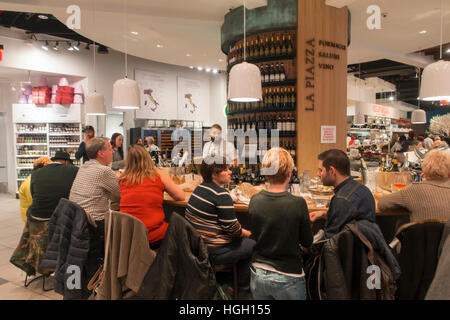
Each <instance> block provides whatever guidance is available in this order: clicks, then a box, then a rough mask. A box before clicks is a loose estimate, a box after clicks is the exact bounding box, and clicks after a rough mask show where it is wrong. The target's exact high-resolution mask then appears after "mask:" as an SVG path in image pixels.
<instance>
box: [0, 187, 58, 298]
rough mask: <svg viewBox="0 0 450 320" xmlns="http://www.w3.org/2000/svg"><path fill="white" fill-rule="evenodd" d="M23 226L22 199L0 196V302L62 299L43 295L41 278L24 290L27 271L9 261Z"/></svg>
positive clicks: (54, 295)
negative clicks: (20, 203)
mask: <svg viewBox="0 0 450 320" xmlns="http://www.w3.org/2000/svg"><path fill="white" fill-rule="evenodd" d="M23 227H24V223H23V221H22V219H21V217H20V210H19V200H17V199H16V198H15V196H12V195H9V194H5V193H0V300H61V299H62V296H61V295H60V294H58V293H56V292H54V291H53V290H51V291H47V292H44V291H43V290H42V280H40V279H39V280H36V281H35V282H33V283H32V284H31V285H30V286H29V287H28V288H25V287H24V285H23V284H24V280H25V272H23V271H22V270H20V269H19V268H17V267H16V266H14V265H13V264H11V263H10V262H9V259H10V258H11V255H12V253H13V251H14V249H15V248H16V246H17V244H18V243H19V240H20V237H21V235H22V230H23ZM52 282H53V281H51V280H46V282H45V286H46V288H51V286H52V285H53V284H52Z"/></svg>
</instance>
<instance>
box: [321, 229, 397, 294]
mask: <svg viewBox="0 0 450 320" xmlns="http://www.w3.org/2000/svg"><path fill="white" fill-rule="evenodd" d="M319 260H320V262H319V275H318V277H319V279H320V281H321V282H323V286H320V294H321V298H322V299H327V300H394V298H395V291H396V283H395V279H394V276H393V273H392V271H391V269H390V268H389V266H388V265H387V264H386V262H385V260H384V259H383V258H382V257H381V256H380V255H379V254H378V253H377V252H376V251H375V250H374V248H373V246H372V244H371V243H370V241H369V240H368V239H367V238H366V237H365V236H364V235H363V234H362V233H361V232H360V231H359V230H358V227H357V225H356V223H355V222H354V221H353V222H351V223H348V224H346V225H345V227H344V228H343V230H342V231H341V232H339V233H338V234H336V235H335V236H333V237H332V238H330V239H329V240H328V241H326V242H325V243H324V245H323V248H322V254H321V256H320V258H319ZM371 266H377V267H378V268H379V269H378V270H379V271H380V272H379V275H380V277H379V281H376V280H375V279H376V277H375V276H374V275H376V273H375V274H374V273H373V270H374V269H372V268H369V267H371ZM373 281H375V282H373ZM377 283H378V284H379V286H378V285H377ZM378 288H379V289H378Z"/></svg>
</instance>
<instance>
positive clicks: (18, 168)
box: [16, 166, 34, 170]
mask: <svg viewBox="0 0 450 320" xmlns="http://www.w3.org/2000/svg"><path fill="white" fill-rule="evenodd" d="M33 168H34V167H33V166H31V167H30V166H28V167H21V166H18V167H17V168H16V169H17V170H22V169H33Z"/></svg>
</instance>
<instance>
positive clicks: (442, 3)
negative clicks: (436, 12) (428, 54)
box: [439, 0, 444, 60]
mask: <svg viewBox="0 0 450 320" xmlns="http://www.w3.org/2000/svg"><path fill="white" fill-rule="evenodd" d="M443 21H444V0H441V44H440V58H439V60H442V32H443V31H442V30H443Z"/></svg>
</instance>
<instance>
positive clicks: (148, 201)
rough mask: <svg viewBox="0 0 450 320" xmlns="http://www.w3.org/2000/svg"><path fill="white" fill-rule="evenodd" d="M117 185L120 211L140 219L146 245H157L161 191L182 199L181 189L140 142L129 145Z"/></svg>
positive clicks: (163, 225)
mask: <svg viewBox="0 0 450 320" xmlns="http://www.w3.org/2000/svg"><path fill="white" fill-rule="evenodd" d="M119 185H120V211H121V212H124V213H128V214H131V215H132V216H134V217H136V218H138V219H139V220H141V221H142V222H143V223H144V224H145V226H146V227H147V231H148V240H149V243H150V247H151V248H152V249H156V248H158V247H159V246H160V244H161V241H162V239H164V235H165V233H166V230H167V222H166V221H164V211H163V199H164V191H166V192H167V193H168V194H169V195H170V196H171V197H172V198H173V199H175V200H177V201H183V200H184V197H185V195H184V191H183V190H182V189H181V188H180V187H178V186H177V185H176V184H175V182H173V181H172V179H171V178H170V177H169V175H168V174H167V173H166V172H164V171H162V170H159V169H157V168H156V167H155V164H154V163H153V160H152V158H151V157H150V155H149V153H148V152H147V151H146V150H145V148H144V147H143V146H141V145H132V146H130V147H129V149H128V154H127V158H126V160H125V170H124V172H123V174H122V175H121V176H120V178H119Z"/></svg>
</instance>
